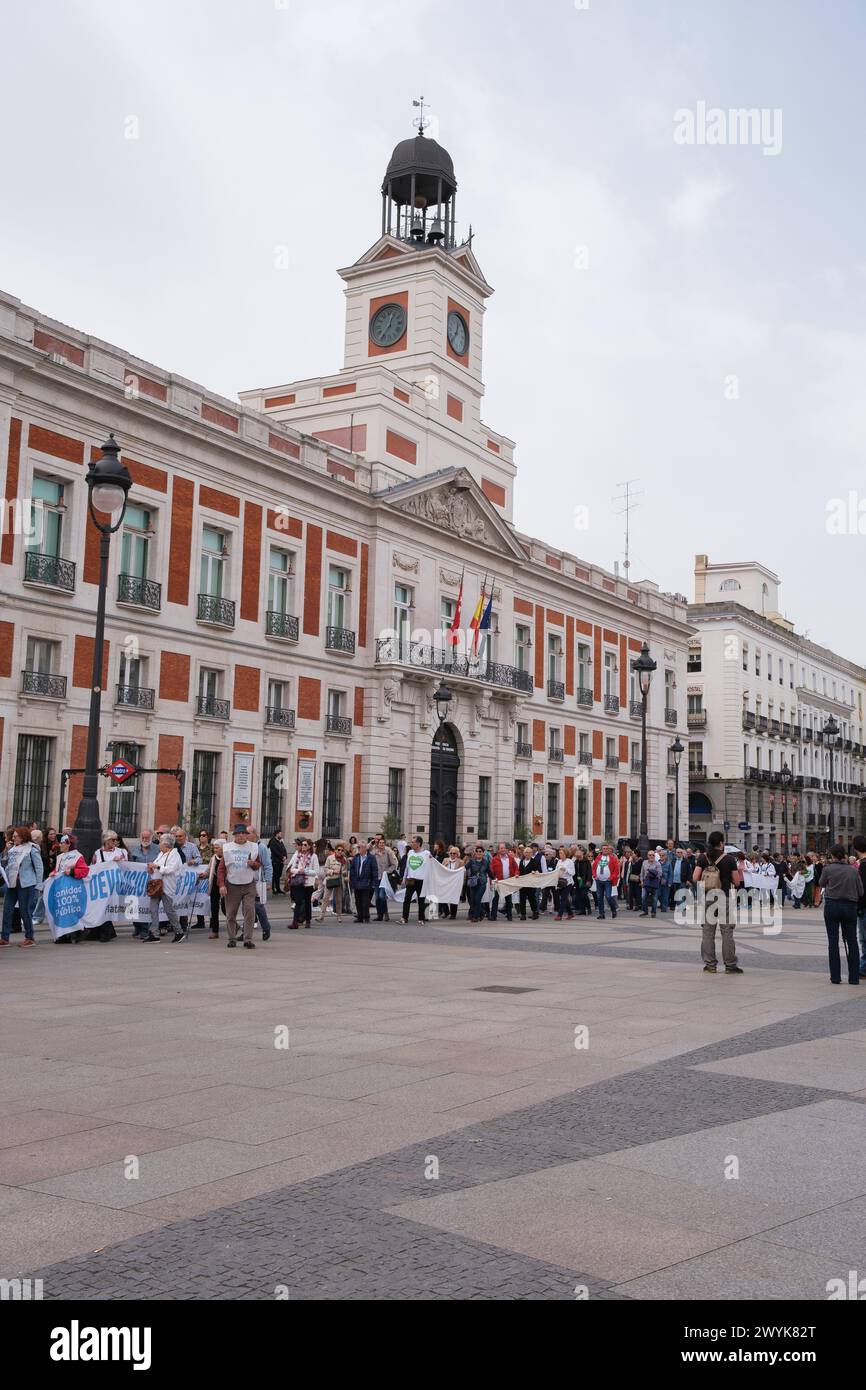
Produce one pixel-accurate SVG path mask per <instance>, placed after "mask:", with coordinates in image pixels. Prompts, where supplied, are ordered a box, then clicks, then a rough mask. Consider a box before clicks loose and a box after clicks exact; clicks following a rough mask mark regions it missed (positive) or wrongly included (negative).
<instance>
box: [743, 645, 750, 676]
mask: <svg viewBox="0 0 866 1390" xmlns="http://www.w3.org/2000/svg"><path fill="white" fill-rule="evenodd" d="M748 669H749V644H748V642H744V643H743V670H744V671H748Z"/></svg>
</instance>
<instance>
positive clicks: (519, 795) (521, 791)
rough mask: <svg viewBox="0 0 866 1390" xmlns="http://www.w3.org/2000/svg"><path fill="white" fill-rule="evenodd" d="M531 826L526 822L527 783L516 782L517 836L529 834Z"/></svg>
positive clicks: (515, 832) (515, 824) (515, 826)
mask: <svg viewBox="0 0 866 1390" xmlns="http://www.w3.org/2000/svg"><path fill="white" fill-rule="evenodd" d="M529 833H530V829H529V826H528V824H527V822H526V783H525V782H522V781H521V782H515V783H514V834H515V837H517V836H518V835H519V836H524V835H528V834H529Z"/></svg>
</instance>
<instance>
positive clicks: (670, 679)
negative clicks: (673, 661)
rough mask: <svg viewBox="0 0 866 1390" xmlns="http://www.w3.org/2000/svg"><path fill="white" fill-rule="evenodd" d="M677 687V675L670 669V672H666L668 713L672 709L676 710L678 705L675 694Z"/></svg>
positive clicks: (666, 704) (666, 705)
mask: <svg viewBox="0 0 866 1390" xmlns="http://www.w3.org/2000/svg"><path fill="white" fill-rule="evenodd" d="M675 686H676V674H675V672H673V671H671V670H670V669H668V670H666V671H665V710H666V711H667V710H672V709H674V708H675V705H676V700H675V694H674V692H675Z"/></svg>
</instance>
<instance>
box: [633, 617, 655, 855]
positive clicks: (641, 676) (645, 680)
mask: <svg viewBox="0 0 866 1390" xmlns="http://www.w3.org/2000/svg"><path fill="white" fill-rule="evenodd" d="M631 669H632V670H633V671H636V672H637V678H638V685H639V686H640V701H641V705H640V741H641V767H640V835H639V837H638V842H637V849H638V854H639V855H640V856H641V858H642V859H645V858H646V852H647V850H648V849H649V836H648V835H647V823H646V704H647V696H648V695H649V688H650V682H651V681H652V678H653V671H655V670H656V662H654V661H653V659H652V657H651V656H650V653H649V646H648V644H647V643H646V642H644V644H643V646H642V647H641V649H640V656H639V657H637V659H636V660H635V661H633V662H632V664H631Z"/></svg>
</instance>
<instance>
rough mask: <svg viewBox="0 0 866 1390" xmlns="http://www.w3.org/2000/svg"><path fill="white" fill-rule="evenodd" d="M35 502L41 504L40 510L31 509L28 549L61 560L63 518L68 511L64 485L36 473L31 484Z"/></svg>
mask: <svg viewBox="0 0 866 1390" xmlns="http://www.w3.org/2000/svg"><path fill="white" fill-rule="evenodd" d="M30 490H31V492H32V494H33V501H34V502H40V503H41V504H42V505H41V509H40V510H41V513H42V517H41V524H40V517H39V510H37V508H36V507H31V511H30V524H29V527H28V534H29V536H30V539H29V540H28V542H27V546H26V549H27V550H30V551H33V552H34V553H35V554H37V555H51V556H54V558H55V559H59V558H60V542H61V538H62V535H63V516H64V513H65V511H66V498H65V489H64V486H63V484H62V483H57V482H55V481H54V479H53V478H44V477H42V476H41V475H40V474H38V473H34V475H33V482H32V484H31V489H30Z"/></svg>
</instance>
